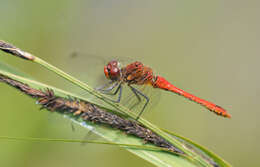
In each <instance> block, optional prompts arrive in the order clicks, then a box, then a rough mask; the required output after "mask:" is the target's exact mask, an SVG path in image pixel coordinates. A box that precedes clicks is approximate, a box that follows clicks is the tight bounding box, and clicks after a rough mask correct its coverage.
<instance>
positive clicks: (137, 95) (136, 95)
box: [129, 86, 141, 109]
mask: <svg viewBox="0 0 260 167" xmlns="http://www.w3.org/2000/svg"><path fill="white" fill-rule="evenodd" d="M129 87H130V88H131V90H132V92H133V93H134V94H135V97H136V98H137V100H138V101H137V102H136V103H135V104H134V105H132V106H131V107H130V109H132V108H134V107H135V106H136V105H138V104H139V103H140V102H141V97H140V96H139V94H137V93H136V91H135V90H133V87H132V86H129Z"/></svg>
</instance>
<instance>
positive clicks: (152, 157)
mask: <svg viewBox="0 0 260 167" xmlns="http://www.w3.org/2000/svg"><path fill="white" fill-rule="evenodd" d="M1 67H2V66H0V74H4V75H7V76H8V77H10V78H12V79H15V80H18V81H21V82H24V83H26V84H28V85H30V86H31V87H34V88H37V89H45V88H51V89H52V90H54V91H55V93H56V94H59V96H63V97H66V96H67V95H68V94H69V95H73V94H71V93H68V92H65V91H62V90H60V89H57V88H54V87H51V86H49V85H45V84H42V83H39V82H37V81H34V80H31V79H27V78H24V77H21V76H17V75H15V74H13V73H9V72H6V71H4V70H3V69H1ZM66 117H67V118H69V119H70V120H72V121H74V122H75V123H77V124H79V125H81V126H83V127H84V128H87V129H89V130H92V131H93V132H94V133H96V134H97V135H99V136H101V137H103V138H104V139H106V140H108V141H110V142H113V143H120V144H122V143H123V144H127V145H140V146H144V144H143V140H142V139H139V138H137V137H134V136H129V135H126V134H124V133H123V132H121V131H119V130H115V129H112V128H109V127H104V126H101V125H96V124H93V123H89V122H85V121H83V120H79V119H76V118H75V117H73V116H66ZM145 146H146V145H145ZM148 146H152V145H148ZM126 149H127V150H128V151H130V152H132V153H134V154H136V155H138V156H140V157H142V158H143V159H146V160H147V161H149V162H151V163H153V164H154V165H156V166H162V167H166V166H167V167H169V166H174V167H182V166H187V167H194V166H195V165H194V164H193V163H191V162H190V161H187V159H186V158H184V157H182V156H175V155H173V154H169V153H166V152H165V151H149V150H146V149H145V147H144V148H143V150H140V149H134V148H126Z"/></svg>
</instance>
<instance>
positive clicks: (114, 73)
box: [110, 67, 119, 78]
mask: <svg viewBox="0 0 260 167" xmlns="http://www.w3.org/2000/svg"><path fill="white" fill-rule="evenodd" d="M110 75H111V77H113V78H114V77H117V76H118V75H119V69H118V67H113V68H111V69H110Z"/></svg>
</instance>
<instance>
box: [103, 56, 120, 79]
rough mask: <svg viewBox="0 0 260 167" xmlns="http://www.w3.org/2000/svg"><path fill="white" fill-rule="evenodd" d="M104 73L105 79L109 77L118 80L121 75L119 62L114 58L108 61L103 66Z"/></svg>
mask: <svg viewBox="0 0 260 167" xmlns="http://www.w3.org/2000/svg"><path fill="white" fill-rule="evenodd" d="M104 73H105V76H106V77H107V79H110V80H112V81H117V80H119V79H120V77H121V70H120V63H119V62H118V61H116V60H112V61H110V62H109V63H108V64H107V65H106V66H105V67H104Z"/></svg>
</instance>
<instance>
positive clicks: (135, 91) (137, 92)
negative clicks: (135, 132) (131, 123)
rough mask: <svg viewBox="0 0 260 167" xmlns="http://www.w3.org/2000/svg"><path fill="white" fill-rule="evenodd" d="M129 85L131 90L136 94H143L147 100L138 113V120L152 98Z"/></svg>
mask: <svg viewBox="0 0 260 167" xmlns="http://www.w3.org/2000/svg"><path fill="white" fill-rule="evenodd" d="M129 87H130V88H131V90H132V91H133V92H134V93H135V94H139V95H141V96H143V97H144V98H145V100H146V102H145V104H144V106H143V108H142V110H141V112H140V113H139V114H138V116H137V118H136V121H138V119H139V118H140V116H141V115H142V113H143V112H144V109H145V107H146V106H147V104H148V103H149V101H150V99H149V98H148V97H147V96H146V95H145V94H143V93H142V92H140V91H139V90H137V89H135V88H134V87H132V86H130V85H129Z"/></svg>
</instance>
